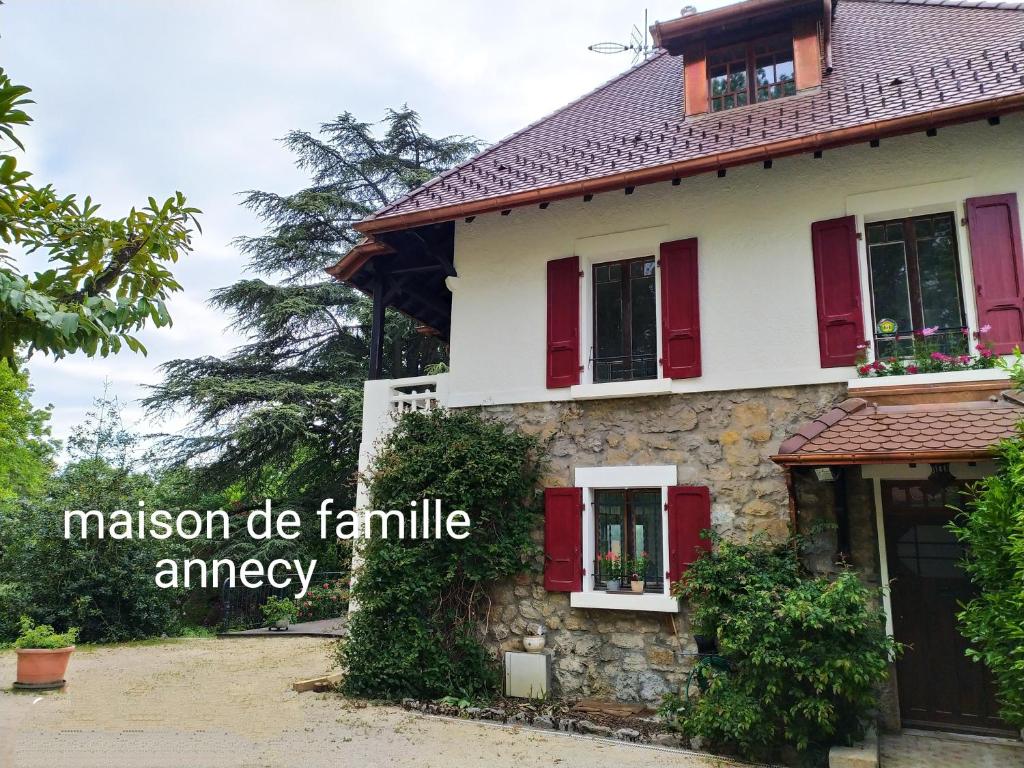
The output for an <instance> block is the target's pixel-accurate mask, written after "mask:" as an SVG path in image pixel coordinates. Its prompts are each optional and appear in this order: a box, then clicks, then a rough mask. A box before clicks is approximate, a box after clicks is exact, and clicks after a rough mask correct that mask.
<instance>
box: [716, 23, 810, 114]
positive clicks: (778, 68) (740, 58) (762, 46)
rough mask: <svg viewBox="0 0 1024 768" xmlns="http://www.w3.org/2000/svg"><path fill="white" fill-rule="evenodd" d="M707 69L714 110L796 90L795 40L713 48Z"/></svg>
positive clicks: (787, 38)
mask: <svg viewBox="0 0 1024 768" xmlns="http://www.w3.org/2000/svg"><path fill="white" fill-rule="evenodd" d="M707 70H708V98H709V106H710V109H711V111H712V112H721V111H723V110H726V109H732V108H733V107H745V106H746V105H747V104H753V103H755V102H761V101H771V100H773V99H778V98H782V97H783V96H792V95H793V94H795V93H796V79H795V73H796V68H795V66H794V63H793V40H792V38H791V37H789V36H785V37H775V38H770V39H767V40H758V41H754V42H751V43H747V44H744V45H734V46H730V47H728V48H720V49H719V50H717V51H711V52H709V53H708V57H707Z"/></svg>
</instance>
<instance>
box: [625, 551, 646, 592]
mask: <svg viewBox="0 0 1024 768" xmlns="http://www.w3.org/2000/svg"><path fill="white" fill-rule="evenodd" d="M650 562H651V559H650V557H649V556H648V555H647V553H646V552H641V553H640V554H639V555H637V557H636V559H635V560H634V561H633V562H632V564H631V565H632V567H631V568H630V577H629V587H630V589H632V590H633V591H634V592H643V591H644V587H645V586H647V566H648V565H649V564H650Z"/></svg>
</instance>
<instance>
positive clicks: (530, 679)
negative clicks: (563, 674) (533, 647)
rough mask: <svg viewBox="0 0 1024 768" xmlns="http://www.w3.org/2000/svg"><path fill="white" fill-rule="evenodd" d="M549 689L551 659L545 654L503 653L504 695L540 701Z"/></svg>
mask: <svg viewBox="0 0 1024 768" xmlns="http://www.w3.org/2000/svg"><path fill="white" fill-rule="evenodd" d="M550 688H551V657H550V656H549V655H548V654H546V653H519V652H516V651H506V652H505V695H506V696H517V697H519V698H523V699H542V698H544V697H545V696H547V694H548V691H549V690H550Z"/></svg>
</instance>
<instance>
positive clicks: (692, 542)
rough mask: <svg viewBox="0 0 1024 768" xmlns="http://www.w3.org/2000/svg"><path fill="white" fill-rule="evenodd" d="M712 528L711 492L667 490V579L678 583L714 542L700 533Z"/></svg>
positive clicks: (685, 488) (688, 488) (682, 488)
mask: <svg viewBox="0 0 1024 768" xmlns="http://www.w3.org/2000/svg"><path fill="white" fill-rule="evenodd" d="M710 527H711V493H710V491H709V490H708V489H707V488H706V487H704V486H690V485H676V486H673V487H671V488H669V489H668V579H669V581H671V582H674V581H678V580H679V578H680V577H681V576H682V575H683V573H685V572H686V569H687V567H689V565H690V563H692V562H693V561H694V560H696V559H697V558H698V557H699V556H700V553H701V551H705V552H706V551H708V550H710V549H711V541H710V540H709V539H702V538H701V536H700V532H701V531H703V530H705V529H707V528H710Z"/></svg>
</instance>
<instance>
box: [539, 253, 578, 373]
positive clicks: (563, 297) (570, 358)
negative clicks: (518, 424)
mask: <svg viewBox="0 0 1024 768" xmlns="http://www.w3.org/2000/svg"><path fill="white" fill-rule="evenodd" d="M547 382H548V389H558V388H561V387H571V386H572V385H573V384H579V383H580V260H579V257H578V256H571V257H569V258H567V259H556V260H554V261H549V262H548V377H547Z"/></svg>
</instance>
